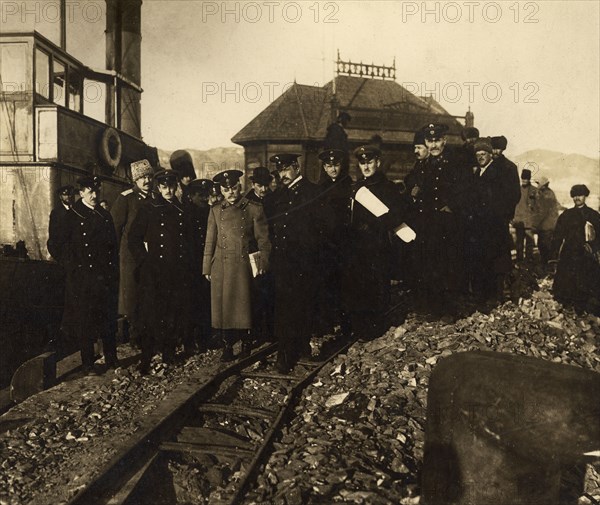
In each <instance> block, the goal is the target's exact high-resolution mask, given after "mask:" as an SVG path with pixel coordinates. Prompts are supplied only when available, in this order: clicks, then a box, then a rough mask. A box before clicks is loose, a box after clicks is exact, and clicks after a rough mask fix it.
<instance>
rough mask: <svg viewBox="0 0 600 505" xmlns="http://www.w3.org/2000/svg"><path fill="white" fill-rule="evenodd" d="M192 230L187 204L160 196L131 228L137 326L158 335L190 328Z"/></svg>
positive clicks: (140, 211) (130, 239) (150, 201)
mask: <svg viewBox="0 0 600 505" xmlns="http://www.w3.org/2000/svg"><path fill="white" fill-rule="evenodd" d="M189 229H190V227H189V226H188V224H187V219H186V216H185V210H184V206H183V205H182V204H181V202H180V201H179V200H177V199H176V198H175V199H174V201H173V202H168V201H167V200H165V199H164V198H162V196H160V195H158V196H156V197H155V198H154V199H152V200H149V201H148V202H146V203H144V204H143V205H142V207H141V208H140V210H139V212H138V213H137V216H136V218H135V220H134V221H133V224H132V226H131V229H130V230H129V239H128V243H129V250H130V252H131V254H132V256H133V258H134V260H135V263H136V276H138V278H139V289H140V291H139V293H140V296H139V309H138V317H139V323H138V326H139V327H140V330H141V331H142V332H149V333H154V334H156V336H157V337H159V338H163V337H165V336H166V337H170V338H175V337H176V336H177V334H178V333H177V332H183V331H185V330H186V329H187V325H188V322H189V310H190V265H191V264H190V248H191V246H190V243H191V242H190V237H189Z"/></svg>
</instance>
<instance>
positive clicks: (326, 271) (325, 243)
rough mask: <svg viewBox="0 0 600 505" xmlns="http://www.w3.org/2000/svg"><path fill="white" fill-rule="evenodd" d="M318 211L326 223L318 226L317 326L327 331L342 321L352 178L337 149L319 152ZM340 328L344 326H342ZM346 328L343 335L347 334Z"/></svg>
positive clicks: (343, 315)
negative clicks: (325, 215)
mask: <svg viewBox="0 0 600 505" xmlns="http://www.w3.org/2000/svg"><path fill="white" fill-rule="evenodd" d="M319 159H320V160H321V167H322V170H321V177H320V181H319V191H320V207H321V212H323V213H325V214H327V216H328V217H329V226H327V227H326V228H324V229H323V230H322V235H321V247H320V248H319V263H318V266H319V267H320V275H319V276H318V279H319V288H318V294H317V299H318V307H317V311H316V312H317V315H318V325H319V326H318V329H319V332H320V333H331V332H332V331H333V329H334V327H335V325H336V324H337V323H342V324H343V323H344V322H345V321H346V318H345V314H342V306H341V280H342V272H343V268H344V262H343V260H344V257H345V255H346V251H345V248H346V246H347V242H348V229H349V226H350V196H351V194H352V179H351V177H350V174H349V173H348V163H347V162H346V161H347V154H346V153H345V152H344V151H341V150H339V149H325V150H323V151H322V152H321V153H319ZM344 330H346V328H345V327H344ZM347 333H348V332H347V331H346V332H345V334H344V336H347Z"/></svg>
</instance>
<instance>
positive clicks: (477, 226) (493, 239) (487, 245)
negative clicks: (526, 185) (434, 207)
mask: <svg viewBox="0 0 600 505" xmlns="http://www.w3.org/2000/svg"><path fill="white" fill-rule="evenodd" d="M474 152H475V156H476V157H477V167H475V168H474V171H473V177H472V182H471V184H470V191H469V193H470V195H469V219H468V221H467V222H468V228H467V231H466V236H467V241H466V244H467V247H466V254H467V257H468V258H469V268H468V269H467V271H468V272H469V273H470V276H469V277H470V278H469V280H470V283H471V288H472V290H473V294H474V295H475V297H476V299H477V301H478V302H480V303H483V304H491V305H493V304H496V303H497V302H498V301H501V298H502V295H503V289H504V277H505V276H506V275H507V274H508V273H509V271H510V263H509V264H508V265H507V264H504V261H503V260H504V246H505V242H506V236H505V235H506V229H505V228H506V223H507V221H506V219H507V214H508V213H509V212H510V206H511V198H510V193H511V191H510V189H511V188H510V183H511V179H510V178H509V177H506V173H505V167H504V166H503V165H502V163H501V162H499V161H498V160H497V159H496V160H494V159H493V157H492V143H491V140H490V138H489V137H488V138H481V139H478V140H477V141H476V142H475V145H474ZM513 182H514V181H513ZM512 189H513V190H514V188H512Z"/></svg>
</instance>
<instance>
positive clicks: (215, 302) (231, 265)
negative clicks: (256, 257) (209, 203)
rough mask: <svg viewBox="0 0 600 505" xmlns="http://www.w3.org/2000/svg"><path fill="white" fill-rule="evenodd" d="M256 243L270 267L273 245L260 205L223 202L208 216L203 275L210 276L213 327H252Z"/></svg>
mask: <svg viewBox="0 0 600 505" xmlns="http://www.w3.org/2000/svg"><path fill="white" fill-rule="evenodd" d="M253 239H254V240H255V241H256V244H257V246H258V251H259V252H260V259H261V268H262V269H264V270H266V269H267V268H268V265H269V255H270V253H271V243H270V242H269V228H268V225H267V218H266V217H265V213H264V211H263V208H262V206H261V205H260V204H258V203H256V202H252V201H250V200H247V199H246V198H241V199H240V200H238V202H237V203H235V204H234V205H230V204H229V203H228V202H227V201H223V202H222V203H220V204H219V205H215V206H214V207H212V208H211V210H210V214H209V217H208V229H207V235H206V246H205V247H204V262H203V264H202V273H203V274H204V275H210V276H211V281H210V287H211V289H210V295H211V319H212V326H213V328H219V329H223V330H227V329H240V330H242V329H250V328H252V296H251V293H252V278H253V277H252V269H251V266H250V259H249V253H250V242H251V240H253Z"/></svg>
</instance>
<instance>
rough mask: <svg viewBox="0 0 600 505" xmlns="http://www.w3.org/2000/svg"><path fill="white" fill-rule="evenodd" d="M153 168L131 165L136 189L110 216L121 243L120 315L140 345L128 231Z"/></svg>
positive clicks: (125, 193)
mask: <svg viewBox="0 0 600 505" xmlns="http://www.w3.org/2000/svg"><path fill="white" fill-rule="evenodd" d="M152 174H153V170H152V166H151V165H150V163H149V162H148V160H140V161H136V162H134V163H132V164H131V179H132V180H133V187H132V188H130V189H127V190H125V191H123V192H122V193H121V194H119V196H117V199H116V200H115V203H114V205H113V206H112V210H111V214H112V218H113V221H114V223H115V231H116V233H117V243H118V244H119V267H120V275H119V314H120V315H121V316H123V317H125V318H126V320H127V324H128V327H129V337H130V339H131V341H132V342H134V343H138V335H137V330H138V328H137V321H136V320H135V318H136V313H135V310H136V307H137V301H138V284H137V280H136V279H135V275H134V274H135V260H134V258H133V256H132V254H131V252H130V250H129V244H128V240H129V230H130V229H131V225H132V224H133V221H134V220H135V217H136V216H137V213H138V211H139V210H140V208H141V207H142V205H143V203H144V202H145V201H146V200H147V198H148V196H149V195H150V190H151V189H152Z"/></svg>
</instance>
